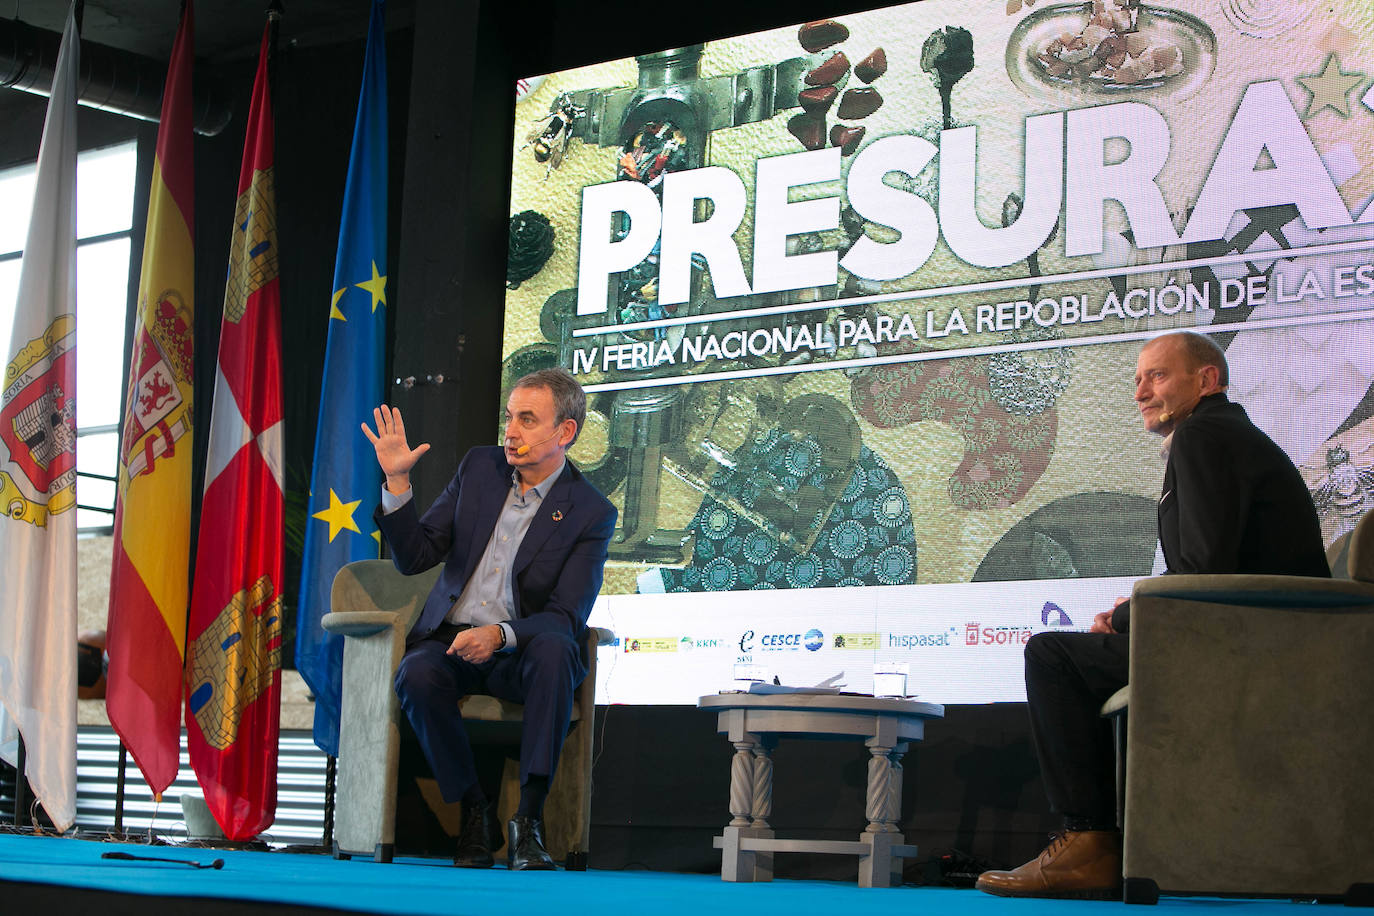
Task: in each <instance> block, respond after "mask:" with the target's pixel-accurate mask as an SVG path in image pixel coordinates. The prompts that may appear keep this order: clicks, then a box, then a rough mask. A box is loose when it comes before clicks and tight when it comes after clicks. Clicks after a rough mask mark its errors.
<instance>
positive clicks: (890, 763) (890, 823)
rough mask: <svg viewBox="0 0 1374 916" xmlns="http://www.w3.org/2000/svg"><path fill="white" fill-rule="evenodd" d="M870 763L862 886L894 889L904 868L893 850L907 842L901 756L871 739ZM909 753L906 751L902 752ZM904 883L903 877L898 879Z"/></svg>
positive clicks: (860, 860) (861, 863) (861, 858)
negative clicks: (900, 821) (900, 824)
mask: <svg viewBox="0 0 1374 916" xmlns="http://www.w3.org/2000/svg"><path fill="white" fill-rule="evenodd" d="M866 743H867V745H868V751H869V754H870V756H869V759H868V799H867V801H868V808H867V812H866V813H867V817H868V827H867V828H865V830H864V832H863V834H862V835H861V836H860V837H859V842H861V843H863V844H864V845H865V846H867V847H868V850H867V851H866V852H862V853H860V854H859V886H860V887H891V886H892V880H893V872H894V870H897V869H898V868H900V864H899V863H900V861H901V860H900V859H898V860H894V859H893V858H892V847H893V846H899V845H901V843H902V842H903V838H902V835H901V833H899V832H898V831H897V818H898V817H899V816H900V814H901V792H902V789H901V777H902V767H901V756H900V754H897V755H896V760H895V761H894V759H893V757H894V752H895V751H896V747H895V746H894V745H891V744H887V743H884V742H882V741H881V740H880V739H878V738H871V739H869V740H868V741H867V742H866ZM902 750H905V747H903V748H902ZM898 883H900V877H899V878H898Z"/></svg>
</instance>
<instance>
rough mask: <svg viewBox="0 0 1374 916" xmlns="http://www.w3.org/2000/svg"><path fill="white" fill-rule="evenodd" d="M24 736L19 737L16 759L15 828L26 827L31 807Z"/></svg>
mask: <svg viewBox="0 0 1374 916" xmlns="http://www.w3.org/2000/svg"><path fill="white" fill-rule="evenodd" d="M24 756H25V755H24V736H23V735H20V736H19V748H18V750H16V751H15V758H14V826H16V827H22V826H24V812H25V811H26V810H28V807H29V799H28V797H27V796H28V794H29V781H28V780H27V779H25V778H24V766H25V763H26V761H25V760H24Z"/></svg>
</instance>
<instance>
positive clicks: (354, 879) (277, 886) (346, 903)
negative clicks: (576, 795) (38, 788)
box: [0, 835, 1311, 916]
mask: <svg viewBox="0 0 1374 916" xmlns="http://www.w3.org/2000/svg"><path fill="white" fill-rule="evenodd" d="M111 852H113V853H120V854H128V855H134V856H157V857H163V858H169V859H178V860H185V862H194V863H199V864H201V865H209V864H211V863H213V862H214V861H215V860H217V859H220V860H223V866H222V867H221V868H194V867H192V866H191V865H187V864H184V863H183V862H174V863H163V862H145V861H130V860H120V859H109V858H102V856H103V854H105V853H111ZM0 901H3V902H2V903H0V912H4V913H34V912H46V913H51V914H54V916H56V914H62V913H67V912H77V911H80V912H90V913H97V914H100V916H111V914H119V913H125V912H128V913H141V914H145V916H146V914H151V913H185V912H194V913H196V914H197V916H211V914H230V913H264V914H265V913H273V914H284V913H291V912H296V913H304V912H308V911H310V910H312V909H314V910H315V912H320V911H329V912H358V913H397V914H401V913H407V914H409V913H413V914H422V916H435V914H440V913H461V914H471V916H516V914H524V913H536V912H545V913H558V914H560V916H568V914H581V913H587V914H592V913H595V914H599V916H604V914H608V913H618V912H634V913H645V914H655V916H658V914H684V916H686V914H691V916H700V914H702V913H707V912H748V913H786V914H789V916H799V914H809V913H826V914H833V913H846V912H849V913H854V912H863V911H864V910H865V909H871V908H872V907H875V906H880V907H889V906H891V907H897V908H898V911H899V912H904V913H905V912H910V913H927V914H939V916H945V914H951V913H952V914H959V916H965V914H966V916H1049V914H1051V913H1053V914H1063V913H1065V912H1070V911H1071V912H1072V913H1074V914H1076V916H1079V914H1081V916H1096V914H1099V913H1104V914H1105V913H1116V914H1120V913H1122V910H1123V907H1124V904H1121V903H1114V902H1093V901H1081V902H1080V901H1055V900H1045V901H1037V900H1009V899H1003V898H998V897H990V896H988V895H986V894H981V893H979V892H977V891H972V890H955V889H950V888H934V887H904V888H891V889H876V888H875V889H869V890H864V889H860V888H858V887H856V886H854V885H852V884H847V883H840V882H834V881H796V880H778V881H773V882H771V883H767V884H726V883H724V882H722V881H721V880H720V879H719V878H718V877H715V876H711V875H688V874H675V873H669V872H642V871H636V872H612V871H598V870H592V871H587V872H572V873H564V872H557V873H550V872H521V873H518V874H517V873H514V872H510V871H507V870H506V869H505V868H501V867H497V868H493V869H489V870H484V871H474V870H469V869H460V868H454V867H452V866H451V865H449V864H448V862H446V861H444V860H437V859H425V860H420V859H405V860H398V861H396V862H394V863H392V864H389V865H378V864H376V863H373V862H371V861H367V860H356V859H355V860H351V861H338V860H335V859H333V858H330V857H329V856H325V855H310V854H293V853H287V852H244V851H238V850H223V849H208V848H189V847H184V846H147V845H140V844H136V843H109V842H98V841H94V840H82V839H68V838H62V837H31V836H16V835H9V836H0ZM78 904H79V910H78V909H76V908H74V907H76V905H78ZM1159 906H1160V908H1161V909H1163V910H1167V911H1169V912H1170V913H1172V914H1173V916H1194V914H1196V916H1213V914H1216V916H1220V914H1223V913H1224V914H1225V916H1297V914H1298V913H1299V912H1300V911H1301V912H1304V913H1310V912H1311V909H1310V904H1307V903H1295V902H1289V901H1282V900H1237V899H1226V900H1220V899H1214V898H1205V897H1192V898H1167V897H1166V898H1164V899H1163V900H1161V902H1160V904H1159ZM1180 911H1186V913H1181V912H1180ZM1132 912H1136V913H1140V914H1142V916H1148V914H1149V913H1150V912H1151V911H1150V910H1148V909H1143V908H1142V909H1138V910H1133V911H1132ZM1162 916H1163V914H1162Z"/></svg>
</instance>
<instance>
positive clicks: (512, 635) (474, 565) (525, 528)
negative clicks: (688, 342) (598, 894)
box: [363, 369, 616, 870]
mask: <svg viewBox="0 0 1374 916" xmlns="http://www.w3.org/2000/svg"><path fill="white" fill-rule="evenodd" d="M586 404H587V401H586V395H585V394H584V393H583V391H582V388H581V386H580V385H578V383H577V381H576V380H575V379H574V378H573V377H572V376H571V375H570V374H569V373H568V372H567V371H565V370H563V369H545V370H541V371H539V372H534V373H531V374H530V375H527V376H525V377H524V378H522V379H520V380H519V381H518V382H516V383H515V387H514V388H513V389H512V390H511V393H510V397H509V399H508V400H507V402H506V431H505V443H504V445H503V446H500V447H498V446H484V447H480V448H475V449H473V450H472V451H470V452H468V454H467V455H466V456H465V457H464V458H463V461H462V463H461V464H459V466H458V473H457V474H455V475H454V477H453V480H452V481H450V482H449V485H448V487H446V488H445V490H444V492H443V494H441V495H440V496H439V498H438V499H437V500H435V501H434V504H433V505H432V506H430V508H429V510H428V511H427V512H425V514H424V515H423V516H417V513H416V509H415V503H414V500H413V499H412V498H411V489H410V471H411V469H412V468H413V467H414V466H415V463H416V462H417V461H418V460H419V459H420V457H421V456H422V455H424V453H425V452H427V451H429V445H428V444H421V445H419V446H416V447H415V448H414V449H412V448H410V445H409V443H408V442H407V440H406V433H405V424H404V423H403V422H402V419H401V412H400V411H399V410H397V409H396V408H388V407H387V406H386V405H385V404H384V405H382V406H381V407H379V408H377V409H376V410H374V411H373V417H374V419H375V421H376V424H377V431H376V432H375V433H374V432H373V431H372V430H371V429H370V428H369V427H368V426H367V424H363V432H364V433H365V434H366V435H367V437H368V439H369V440H370V441H371V442H372V445H373V447H374V449H375V450H376V453H377V462H378V463H379V464H380V465H381V468H382V471H383V473H384V474H385V475H386V485H385V487H384V488H383V491H382V504H381V506H379V507H378V509H377V512H376V514H375V518H376V522H377V527H378V528H379V529H380V530H381V532H382V534H383V536H385V537H386V540H387V544H388V545H390V547H391V552H392V556H393V558H394V561H395V563H396V568H397V569H399V570H400V571H401V572H403V573H405V574H407V575H413V574H415V573H418V572H422V571H424V570H426V569H430V568H431V567H433V566H434V565H435V564H437V563H443V564H444V568H443V572H442V574H441V575H440V576H439V581H438V582H437V583H435V586H434V589H433V590H432V591H431V592H430V594H429V597H428V599H427V600H426V601H425V606H424V610H423V611H421V613H420V616H419V618H418V619H417V620H416V621H415V625H414V626H413V627H412V628H411V631H410V633H409V635H408V636H407V637H406V653H405V656H404V657H403V658H402V659H401V664H400V666H399V667H398V668H397V671H396V693H397V695H398V696H399V697H400V701H401V708H402V709H404V710H405V713H406V716H407V717H408V718H409V719H410V723H411V725H412V726H414V728H415V733H416V736H417V737H418V738H419V741H420V747H421V748H422V749H423V751H424V754H425V757H426V758H427V759H428V760H429V764H430V767H431V768H432V769H433V771H434V776H435V779H436V780H437V781H438V783H439V789H440V791H441V792H442V794H443V797H444V800H445V801H448V802H455V801H460V800H461V801H462V803H463V825H462V830H461V831H460V834H459V837H458V846H457V850H456V852H455V854H454V864H456V865H460V866H465V867H469V868H485V867H488V866H490V865H492V855H491V848H492V846H493V845H499V841H497V840H494V839H493V833H494V830H493V824H492V818H493V815H492V811H491V805H490V803H489V802H488V800H487V798H486V796H485V794H484V793H483V791H482V788H481V786H480V785H479V784H478V780H477V773H476V768H475V765H474V763H473V756H472V748H471V745H470V744H469V742H468V737H467V733H466V731H465V729H464V727H463V721H462V716H461V715H460V714H459V711H458V701H459V699H461V698H462V697H464V696H467V695H469V694H475V693H482V694H489V695H491V696H495V697H499V698H501V699H505V700H512V701H515V702H518V703H523V704H524V706H525V716H524V724H523V726H522V733H521V744H520V781H521V790H520V805H519V808H518V809H517V810H516V815H515V817H514V819H512V820H511V822H510V824H509V825H508V831H509V836H508V842H509V846H508V848H509V850H510V867H511V868H512V869H516V870H521V869H552V868H554V864H553V860H552V859H551V858H550V857H549V854H548V853H547V852H546V851H545V849H544V843H543V822H542V821H543V806H544V798H545V796H546V795H547V793H548V786H549V780H550V779H552V778H553V774H554V772H555V769H556V767H557V765H558V754H559V751H560V750H561V749H562V747H563V739H564V737H565V736H566V735H567V732H568V722H569V719H570V717H571V715H572V704H573V691H574V690H575V689H576V687H577V685H578V684H579V683H581V681H582V679H583V678H584V677H585V676H586V674H587V668H586V662H585V661H584V659H583V657H582V653H583V644H584V639H583V637H584V633H585V630H586V624H587V615H588V614H589V613H590V612H591V609H592V603H593V602H594V601H595V600H596V595H597V592H598V591H600V589H601V575H602V569H603V567H604V565H605V562H606V549H607V545H608V544H609V543H610V540H611V535H612V533H613V532H614V530H615V520H616V510H615V507H614V506H612V505H611V504H610V503H609V502H608V501H607V500H606V498H605V497H604V496H602V495H601V494H600V493H598V492H597V490H596V488H595V487H593V486H592V485H591V484H590V483H588V482H587V481H586V480H585V479H584V478H583V477H582V474H581V473H580V472H579V471H578V470H577V468H575V467H574V466H573V465H572V463H571V462H569V461H568V460H567V458H566V452H567V450H568V448H569V447H570V446H571V445H572V444H573V443H574V442H575V441H577V434H578V432H579V431H580V430H581V427H582V421H583V418H584V416H585V415H586Z"/></svg>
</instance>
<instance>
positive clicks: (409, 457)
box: [362, 404, 429, 494]
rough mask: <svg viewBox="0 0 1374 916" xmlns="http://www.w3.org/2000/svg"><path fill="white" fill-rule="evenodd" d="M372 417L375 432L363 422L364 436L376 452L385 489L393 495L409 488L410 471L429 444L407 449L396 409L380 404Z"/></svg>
mask: <svg viewBox="0 0 1374 916" xmlns="http://www.w3.org/2000/svg"><path fill="white" fill-rule="evenodd" d="M372 418H373V420H374V421H375V422H376V424H377V431H376V432H375V433H374V432H373V431H372V430H371V428H369V427H368V425H367V424H366V423H364V424H362V427H363V435H364V436H367V439H368V441H369V442H371V443H372V448H373V450H374V451H376V453H377V464H378V465H380V466H381V469H382V473H383V474H385V475H386V487H387V489H388V490H390V491H391V492H393V493H396V494H400V493H404V492H405V491H406V490H408V489H410V469H411V468H413V467H415V463H416V462H417V461H419V460H420V456H421V455H423V454H424V453H425V452H427V451H429V443H428V442H422V443H420V444H419V445H417V446H415V448H413V449H412V448H411V447H410V443H409V442H407V441H406V424H405V421H404V420H402V419H401V410H400V408H398V407H387V406H386V405H385V404H383V405H382V406H380V407H376V408H373V410H372Z"/></svg>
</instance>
